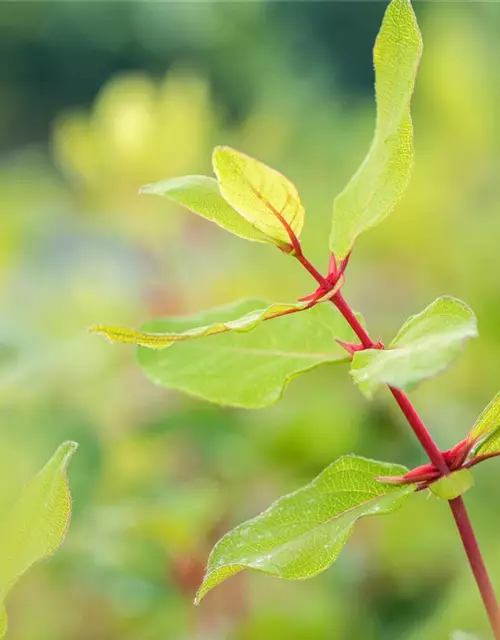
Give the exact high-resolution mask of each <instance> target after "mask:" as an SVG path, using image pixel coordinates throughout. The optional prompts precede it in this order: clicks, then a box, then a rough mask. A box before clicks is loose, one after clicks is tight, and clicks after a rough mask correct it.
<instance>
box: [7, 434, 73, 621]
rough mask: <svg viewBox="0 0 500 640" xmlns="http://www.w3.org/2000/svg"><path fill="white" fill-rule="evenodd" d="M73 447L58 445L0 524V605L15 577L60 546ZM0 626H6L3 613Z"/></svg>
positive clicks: (66, 516)
mask: <svg viewBox="0 0 500 640" xmlns="http://www.w3.org/2000/svg"><path fill="white" fill-rule="evenodd" d="M76 448H77V445H76V443H74V442H65V443H64V444H62V445H61V446H60V447H59V448H58V449H57V451H56V452H55V454H54V455H53V456H52V458H51V459H50V460H49V461H48V463H47V464H46V465H45V467H43V469H42V470H41V471H40V472H39V473H38V474H37V475H36V476H35V477H34V478H33V479H32V480H31V482H30V483H29V484H28V485H27V486H26V487H25V488H24V489H23V491H22V493H21V495H20V496H19V498H18V500H17V501H16V502H15V503H14V504H13V506H12V508H11V509H10V510H9V511H8V512H7V513H6V514H5V515H4V516H3V518H2V521H1V523H0V606H2V604H3V602H4V600H5V597H6V595H7V593H8V592H9V590H10V589H11V588H12V586H13V585H14V584H15V583H16V582H17V580H18V578H20V577H21V575H22V574H23V573H24V572H25V571H27V570H28V569H29V567H30V566H31V565H32V564H33V563H35V562H37V561H38V560H40V559H42V558H45V557H46V556H48V555H51V554H52V553H54V552H55V551H56V550H57V548H58V547H59V546H60V544H61V543H62V541H63V540H64V537H65V535H66V531H67V528H68V524H69V519H70V516H71V496H70V493H69V488H68V482H67V478H66V466H67V464H68V462H69V459H70V458H71V456H72V455H73V453H74V452H75V450H76ZM2 615H3V617H2V616H0V620H1V623H0V627H1V625H2V624H3V625H4V626H6V624H7V619H6V615H5V612H3V614H2Z"/></svg>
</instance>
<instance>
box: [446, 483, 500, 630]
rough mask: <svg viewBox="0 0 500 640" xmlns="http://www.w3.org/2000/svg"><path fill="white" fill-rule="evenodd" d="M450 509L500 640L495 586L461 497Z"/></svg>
mask: <svg viewBox="0 0 500 640" xmlns="http://www.w3.org/2000/svg"><path fill="white" fill-rule="evenodd" d="M449 503H450V507H451V511H452V513H453V517H454V518H455V522H456V524H457V529H458V532H459V534H460V537H461V538H462V543H463V545H464V549H465V553H466V554H467V558H468V559H469V564H470V566H471V569H472V573H473V574H474V578H475V579H476V582H477V586H478V587H479V591H480V593H481V597H482V599H483V602H484V606H485V609H486V612H487V614H488V618H489V620H490V624H491V628H492V629H493V633H494V635H495V638H496V639H497V640H498V638H500V610H499V608H498V603H497V600H496V597H495V592H494V591H493V585H492V584H491V581H490V578H489V576H488V572H487V570H486V566H485V564H484V560H483V556H482V555H481V550H480V549H479V545H478V543H477V540H476V536H475V535H474V531H473V529H472V525H471V522H470V519H469V516H468V514H467V511H466V509H465V504H464V501H463V500H462V497H461V496H459V497H458V498H455V499H454V500H450V501H449Z"/></svg>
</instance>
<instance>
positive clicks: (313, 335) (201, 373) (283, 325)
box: [138, 300, 355, 408]
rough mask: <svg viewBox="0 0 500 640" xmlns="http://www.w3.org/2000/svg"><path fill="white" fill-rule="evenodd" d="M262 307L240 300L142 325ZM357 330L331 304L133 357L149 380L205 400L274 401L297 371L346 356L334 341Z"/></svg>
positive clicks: (174, 324) (160, 329)
mask: <svg viewBox="0 0 500 640" xmlns="http://www.w3.org/2000/svg"><path fill="white" fill-rule="evenodd" d="M265 307H266V302H265V301H263V300H240V301H238V302H234V303H232V304H229V305H224V306H223V307H218V308H216V309H210V310H208V311H205V312H202V313H199V314H197V315H195V316H191V317H171V318H159V319H157V320H152V321H151V322H148V323H147V324H146V325H145V326H144V330H145V331H147V332H148V333H149V332H154V333H178V332H184V331H188V330H190V329H195V328H197V327H199V326H200V325H201V326H209V325H211V324H212V323H214V322H218V323H219V322H223V323H228V322H231V321H233V320H234V319H236V318H241V316H245V315H247V314H251V313H252V312H254V311H258V312H259V313H261V311H262V309H263V308H265ZM335 338H339V339H340V340H344V341H353V340H354V339H355V335H354V334H353V332H352V330H351V329H350V327H349V325H348V324H347V323H346V322H345V321H344V319H343V318H342V316H341V315H340V314H339V313H338V312H337V311H336V309H334V307H333V305H330V304H318V305H316V306H314V307H312V308H311V309H307V310H304V311H302V312H301V313H295V314H292V315H285V316H281V317H278V318H275V319H274V320H272V321H270V322H262V323H261V324H260V325H259V326H258V327H256V328H255V330H253V331H226V332H224V333H221V334H219V335H213V336H211V337H210V338H207V339H200V340H183V341H181V342H177V343H175V344H174V345H172V347H170V348H169V349H164V350H157V349H145V348H143V347H139V349H138V359H139V363H140V365H141V366H142V368H143V370H144V372H145V373H146V375H147V376H148V377H149V378H150V379H151V380H153V381H154V382H156V383H158V384H161V385H163V386H165V387H168V388H171V389H178V390H179V391H183V392H184V393H189V394H192V395H194V396H197V397H201V398H204V399H205V400H209V401H210V402H215V403H217V404H222V405H231V406H237V407H246V408H256V407H264V406H268V405H270V404H273V403H274V402H277V401H278V400H279V399H280V398H281V396H282V394H283V392H284V389H285V388H286V387H287V385H288V384H289V383H290V381H291V380H293V379H294V378H295V377H297V376H298V375H299V374H302V373H305V372H306V371H309V370H310V369H313V368H314V367H317V366H319V365H321V364H329V363H334V362H337V363H344V362H348V356H347V354H346V352H345V350H344V349H343V348H342V347H341V346H340V345H339V344H338V343H337V342H336V341H335Z"/></svg>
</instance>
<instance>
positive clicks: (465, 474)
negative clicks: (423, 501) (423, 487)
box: [429, 469, 474, 500]
mask: <svg viewBox="0 0 500 640" xmlns="http://www.w3.org/2000/svg"><path fill="white" fill-rule="evenodd" d="M473 484H474V478H473V476H472V473H471V471H470V469H459V470H458V471H454V472H453V473H450V474H449V475H447V476H444V477H443V478H440V479H439V480H438V481H437V482H433V483H432V484H431V485H430V486H429V489H430V490H431V491H432V493H433V494H434V495H436V496H437V497H438V498H443V500H453V499H454V498H458V496H461V495H462V494H464V493H465V492H466V491H468V490H469V489H470V488H471V487H472V486H473Z"/></svg>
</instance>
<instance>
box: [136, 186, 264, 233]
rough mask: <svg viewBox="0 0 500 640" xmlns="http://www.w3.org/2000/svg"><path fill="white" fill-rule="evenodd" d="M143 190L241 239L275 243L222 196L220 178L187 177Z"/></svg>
mask: <svg viewBox="0 0 500 640" xmlns="http://www.w3.org/2000/svg"><path fill="white" fill-rule="evenodd" d="M140 193H147V194H154V195H159V196H164V197H165V198H168V199H169V200H171V201H172V202H175V203H177V204H180V205H182V206H183V207H186V209H189V210H190V211H192V212H193V213H197V214H198V215H200V216H202V217H203V218H206V219H207V220H210V221H212V222H215V224H217V225H219V227H222V228H223V229H225V230H226V231H230V232H231V233H234V234H235V235H237V236H239V237H240V238H245V239H246V240H253V241H255V242H271V240H270V239H269V238H268V237H266V236H265V235H264V234H263V233H262V232H260V231H259V230H258V229H257V228H256V227H254V226H253V225H252V224H250V223H249V222H248V221H247V220H245V218H242V217H241V216H240V214H239V213H237V212H236V211H235V210H234V209H233V208H232V207H231V206H230V205H229V204H228V203H227V202H226V201H225V200H224V198H223V197H222V196H221V193H220V190H219V185H218V184H217V180H214V179H213V178H208V177H207V176H184V177H182V178H172V179H170V180H162V181H161V182H155V183H152V184H146V185H144V186H143V187H141V190H140Z"/></svg>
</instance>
